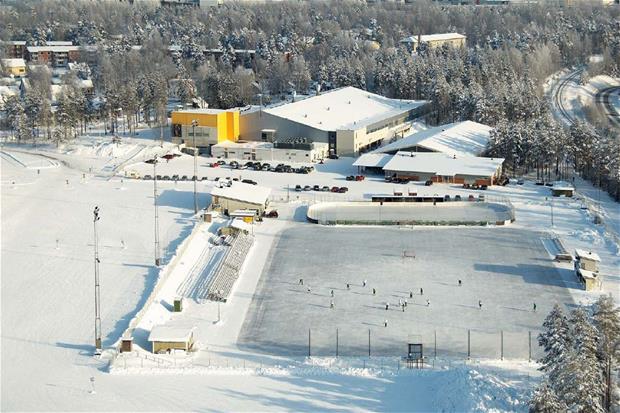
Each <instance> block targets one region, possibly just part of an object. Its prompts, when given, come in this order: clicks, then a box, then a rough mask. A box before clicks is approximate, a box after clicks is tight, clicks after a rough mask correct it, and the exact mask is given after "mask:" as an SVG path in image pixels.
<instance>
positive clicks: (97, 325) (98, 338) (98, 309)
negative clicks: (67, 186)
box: [93, 206, 101, 354]
mask: <svg viewBox="0 0 620 413" xmlns="http://www.w3.org/2000/svg"><path fill="white" fill-rule="evenodd" d="M99 218H100V217H99V207H98V206H96V207H95V209H94V210H93V227H94V237H95V354H101V297H100V295H99V294H100V292H99V242H98V239H97V221H99Z"/></svg>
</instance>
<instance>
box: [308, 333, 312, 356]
mask: <svg viewBox="0 0 620 413" xmlns="http://www.w3.org/2000/svg"><path fill="white" fill-rule="evenodd" d="M311 340H312V333H311V332H310V329H308V357H312V356H311V352H310V349H311V345H312V341H311Z"/></svg>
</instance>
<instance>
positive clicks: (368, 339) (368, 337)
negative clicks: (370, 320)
mask: <svg viewBox="0 0 620 413" xmlns="http://www.w3.org/2000/svg"><path fill="white" fill-rule="evenodd" d="M368 357H370V329H368Z"/></svg>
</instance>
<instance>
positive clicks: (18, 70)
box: [7, 66, 26, 76]
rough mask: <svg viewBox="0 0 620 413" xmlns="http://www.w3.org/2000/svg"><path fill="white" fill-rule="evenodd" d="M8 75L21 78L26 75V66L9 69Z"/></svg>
mask: <svg viewBox="0 0 620 413" xmlns="http://www.w3.org/2000/svg"><path fill="white" fill-rule="evenodd" d="M7 73H8V74H9V75H13V76H21V75H25V74H26V67H25V66H16V67H9V68H7Z"/></svg>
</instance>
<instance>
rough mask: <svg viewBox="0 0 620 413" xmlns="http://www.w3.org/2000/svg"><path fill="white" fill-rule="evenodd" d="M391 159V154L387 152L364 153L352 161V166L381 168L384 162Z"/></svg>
mask: <svg viewBox="0 0 620 413" xmlns="http://www.w3.org/2000/svg"><path fill="white" fill-rule="evenodd" d="M390 159H392V155H389V154H387V153H365V154H363V155H362V156H360V157H359V158H357V161H355V162H353V166H364V167H367V168H383V167H384V166H385V164H386V163H388V162H389V161H390Z"/></svg>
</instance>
